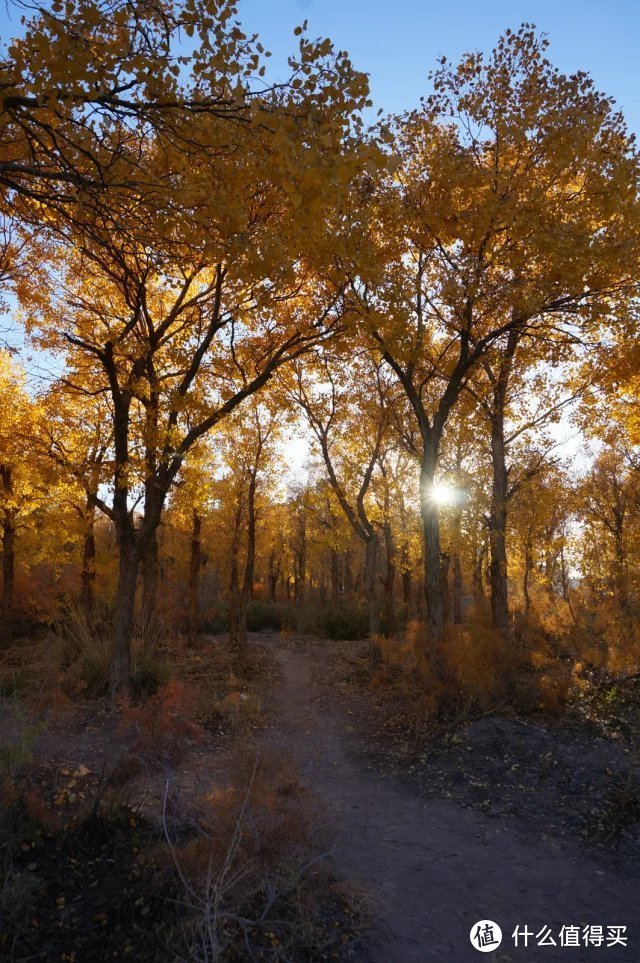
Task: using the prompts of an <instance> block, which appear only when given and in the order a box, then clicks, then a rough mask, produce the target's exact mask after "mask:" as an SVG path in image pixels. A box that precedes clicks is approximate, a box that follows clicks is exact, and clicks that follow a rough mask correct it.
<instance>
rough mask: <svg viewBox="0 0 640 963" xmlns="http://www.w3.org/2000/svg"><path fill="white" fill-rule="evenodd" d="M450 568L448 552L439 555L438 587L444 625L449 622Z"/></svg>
mask: <svg viewBox="0 0 640 963" xmlns="http://www.w3.org/2000/svg"><path fill="white" fill-rule="evenodd" d="M450 567H451V555H450V554H449V553H448V552H441V553H440V586H441V593H442V621H443V623H444V625H445V626H446V624H447V623H448V621H449V568H450Z"/></svg>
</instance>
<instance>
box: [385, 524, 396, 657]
mask: <svg viewBox="0 0 640 963" xmlns="http://www.w3.org/2000/svg"><path fill="white" fill-rule="evenodd" d="M383 533H384V547H385V553H386V568H387V570H386V572H385V577H384V622H385V635H386V636H387V638H391V637H392V635H393V630H394V628H395V603H394V592H395V584H396V547H395V543H394V540H393V532H392V530H391V523H390V522H389V520H388V519H387V520H386V521H385V523H384V527H383Z"/></svg>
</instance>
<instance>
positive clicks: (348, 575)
mask: <svg viewBox="0 0 640 963" xmlns="http://www.w3.org/2000/svg"><path fill="white" fill-rule="evenodd" d="M343 571H344V579H343V582H344V595H345V598H347V599H350V598H352V597H353V572H352V571H351V552H350V551H349V549H347V550H346V552H345V553H344V568H343Z"/></svg>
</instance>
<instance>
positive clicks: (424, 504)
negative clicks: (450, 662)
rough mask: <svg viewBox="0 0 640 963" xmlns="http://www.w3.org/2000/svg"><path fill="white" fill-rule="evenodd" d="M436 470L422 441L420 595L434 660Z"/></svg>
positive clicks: (438, 603) (439, 634) (437, 633)
mask: <svg viewBox="0 0 640 963" xmlns="http://www.w3.org/2000/svg"><path fill="white" fill-rule="evenodd" d="M435 469H436V451H435V447H434V446H433V445H426V444H425V451H424V455H423V457H422V465H421V471H420V513H421V516H422V531H423V537H424V596H425V601H426V605H427V628H428V635H429V640H430V642H431V644H432V645H433V647H434V657H435V661H436V663H437V662H438V661H439V651H438V650H439V649H440V646H441V644H442V641H443V639H444V617H443V611H442V586H441V577H440V518H439V514H438V507H437V505H436V503H435V501H434V500H433V498H432V497H431V491H432V489H433V482H434V477H435Z"/></svg>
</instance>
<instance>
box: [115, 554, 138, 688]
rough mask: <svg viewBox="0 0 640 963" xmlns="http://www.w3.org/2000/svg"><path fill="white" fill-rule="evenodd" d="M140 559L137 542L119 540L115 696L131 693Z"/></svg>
mask: <svg viewBox="0 0 640 963" xmlns="http://www.w3.org/2000/svg"><path fill="white" fill-rule="evenodd" d="M138 565H139V557H138V553H137V552H136V549H135V545H134V544H133V539H132V538H130V537H127V536H123V537H121V538H120V540H119V561H118V585H117V589H116V602H115V610H114V615H113V673H112V688H113V692H114V694H116V693H122V694H124V695H125V696H126V695H127V694H128V692H129V684H130V680H131V626H132V622H133V609H134V605H135V597H136V581H137V578H138Z"/></svg>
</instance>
